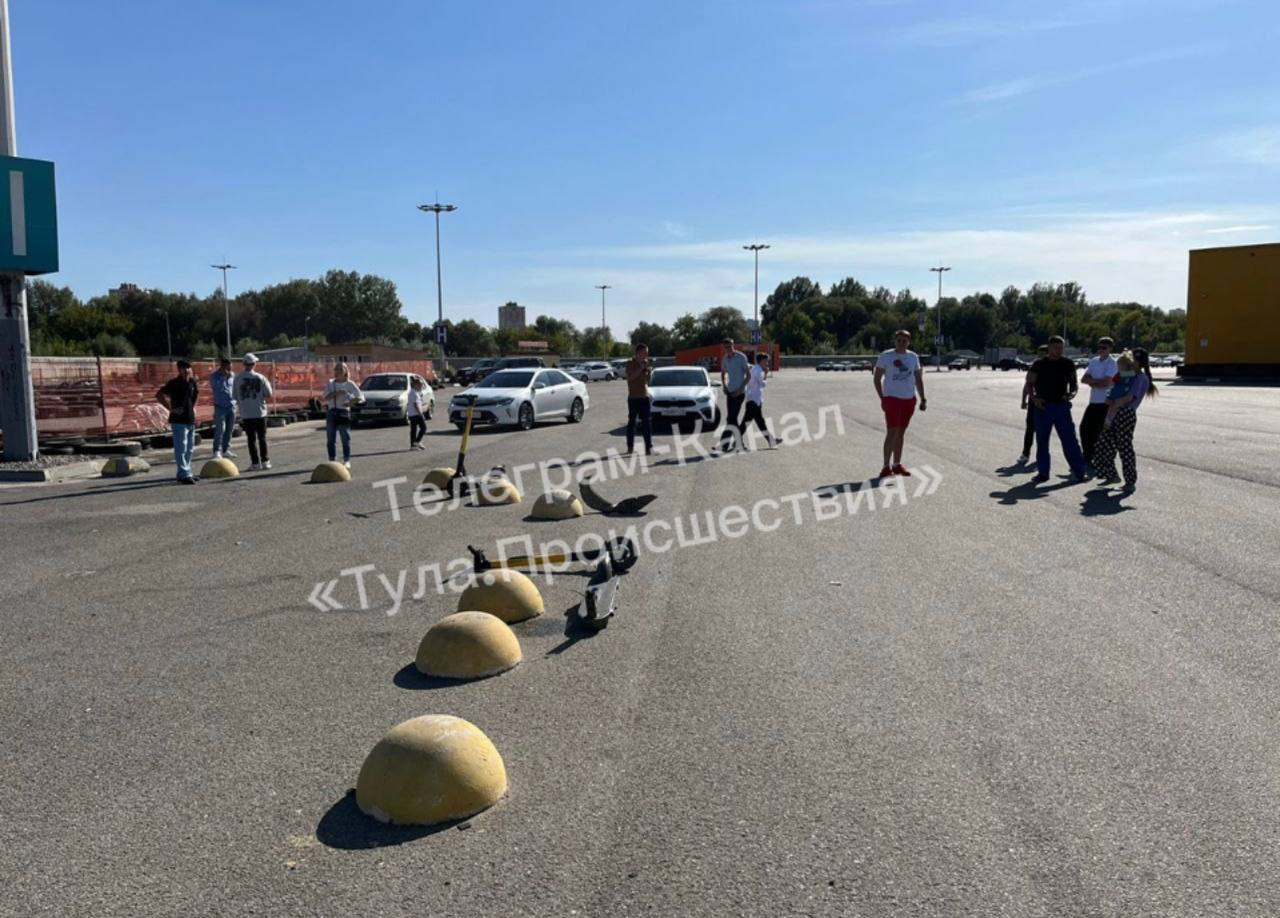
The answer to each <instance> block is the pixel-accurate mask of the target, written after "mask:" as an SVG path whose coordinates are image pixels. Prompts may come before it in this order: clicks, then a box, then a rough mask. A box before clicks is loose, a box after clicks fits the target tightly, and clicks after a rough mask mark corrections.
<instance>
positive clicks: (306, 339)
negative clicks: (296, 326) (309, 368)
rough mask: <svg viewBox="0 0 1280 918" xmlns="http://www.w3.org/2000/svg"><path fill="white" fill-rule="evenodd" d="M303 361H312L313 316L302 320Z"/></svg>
mask: <svg viewBox="0 0 1280 918" xmlns="http://www.w3.org/2000/svg"><path fill="white" fill-rule="evenodd" d="M302 359H303V360H304V361H306V362H308V363H309V362H310V361H311V316H307V317H306V318H305V319H303V320H302Z"/></svg>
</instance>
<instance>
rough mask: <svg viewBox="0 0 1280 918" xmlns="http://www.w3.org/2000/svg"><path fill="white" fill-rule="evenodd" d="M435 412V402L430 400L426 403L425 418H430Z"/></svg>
mask: <svg viewBox="0 0 1280 918" xmlns="http://www.w3.org/2000/svg"><path fill="white" fill-rule="evenodd" d="M435 413H436V403H435V402H431V403H429V404H428V405H427V420H428V421H429V420H431V417H432V415H434V414H435Z"/></svg>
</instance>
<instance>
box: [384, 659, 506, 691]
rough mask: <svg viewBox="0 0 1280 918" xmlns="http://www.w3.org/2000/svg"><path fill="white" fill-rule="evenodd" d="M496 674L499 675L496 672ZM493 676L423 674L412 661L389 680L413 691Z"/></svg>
mask: <svg viewBox="0 0 1280 918" xmlns="http://www.w3.org/2000/svg"><path fill="white" fill-rule="evenodd" d="M497 675H501V673H498V674H497ZM492 678H494V676H484V677H482V678H479V679H446V678H445V677H443V676H424V675H423V674H422V673H420V672H419V671H418V667H417V666H415V665H414V664H412V663H407V664H405V665H404V666H403V667H402V668H401V669H400V671H399V672H397V673H396V674H395V675H394V676H392V677H391V681H392V682H393V683H395V686H396V688H402V689H409V690H410V691H415V692H425V691H432V690H434V689H442V688H450V687H452V686H455V685H466V684H467V683H468V682H483V681H484V680H485V679H492Z"/></svg>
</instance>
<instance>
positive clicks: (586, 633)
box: [547, 602, 601, 657]
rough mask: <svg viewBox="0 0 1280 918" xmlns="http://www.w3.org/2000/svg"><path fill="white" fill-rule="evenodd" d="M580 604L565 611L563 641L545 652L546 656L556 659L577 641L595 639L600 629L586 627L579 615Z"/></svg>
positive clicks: (575, 604)
mask: <svg viewBox="0 0 1280 918" xmlns="http://www.w3.org/2000/svg"><path fill="white" fill-rule="evenodd" d="M581 607H582V604H581V603H580V602H579V603H574V604H573V605H572V606H570V607H569V608H568V609H566V610H565V613H564V614H565V623H564V640H563V641H561V642H560V643H559V644H557V645H556V646H554V647H552V648H551V649H550V650H548V651H547V656H549V657H558V656H559V655H560V654H562V653H564V652H565V651H566V650H568V649H569V648H570V647H572V646H573V645H574V644H576V643H578V642H579V641H585V640H588V639H590V638H593V637H595V636H596V635H597V634H599V633H600V630H601V629H598V628H591V627H588V626H587V624H586V622H585V621H583V619H582V616H581V615H580V614H579V610H580V609H581Z"/></svg>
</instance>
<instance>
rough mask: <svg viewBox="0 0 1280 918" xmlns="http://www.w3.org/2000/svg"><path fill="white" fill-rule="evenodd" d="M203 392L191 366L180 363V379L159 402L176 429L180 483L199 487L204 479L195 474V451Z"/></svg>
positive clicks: (158, 395)
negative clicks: (201, 479) (198, 410)
mask: <svg viewBox="0 0 1280 918" xmlns="http://www.w3.org/2000/svg"><path fill="white" fill-rule="evenodd" d="M199 398H200V389H199V387H198V386H197V385H196V380H195V375H194V374H193V373H192V372H191V364H189V363H188V362H187V361H185V360H179V361H178V375H177V376H175V377H174V378H173V379H171V380H169V381H168V382H167V383H165V384H164V385H163V386H161V387H160V391H159V392H157V393H156V401H158V402H159V403H160V404H161V405H164V407H165V408H167V409H169V426H170V427H171V428H173V462H174V465H176V466H177V467H178V481H180V482H182V483H183V484H195V483H196V482H197V481H199V480H200V479H199V478H198V477H197V476H195V475H192V474H191V451H192V449H193V448H194V447H195V441H196V402H197V401H198V400H199Z"/></svg>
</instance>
